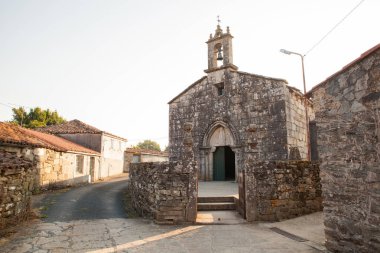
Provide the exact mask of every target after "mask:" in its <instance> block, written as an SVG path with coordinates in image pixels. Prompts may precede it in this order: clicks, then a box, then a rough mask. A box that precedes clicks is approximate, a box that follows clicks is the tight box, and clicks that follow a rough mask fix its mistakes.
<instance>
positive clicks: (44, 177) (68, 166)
mask: <svg viewBox="0 0 380 253" xmlns="http://www.w3.org/2000/svg"><path fill="white" fill-rule="evenodd" d="M0 150H6V151H8V152H12V153H16V154H17V155H18V156H23V157H25V158H26V159H28V160H29V161H32V162H34V163H35V165H36V168H37V171H38V172H37V174H36V175H38V180H37V182H36V184H37V185H36V187H42V188H49V187H62V186H68V185H75V184H81V183H88V182H89V181H90V157H91V156H89V155H83V172H82V173H80V172H78V171H77V165H76V159H77V156H78V154H75V153H68V152H58V151H54V150H51V149H45V148H31V147H20V146H4V145H3V146H0ZM79 155H81V154H79ZM93 157H94V159H95V163H94V178H95V180H96V179H98V178H99V175H98V171H99V157H98V156H93Z"/></svg>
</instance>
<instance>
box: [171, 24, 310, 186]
mask: <svg viewBox="0 0 380 253" xmlns="http://www.w3.org/2000/svg"><path fill="white" fill-rule="evenodd" d="M232 39H233V36H232V35H231V33H230V30H229V28H228V27H227V30H226V32H223V30H222V29H221V27H220V26H219V25H218V26H217V29H216V31H215V34H214V35H212V34H210V38H209V40H208V41H207V45H208V68H207V69H206V70H205V73H206V75H205V76H203V77H202V78H200V79H199V80H198V81H196V82H195V83H193V84H192V85H190V86H189V87H188V88H186V89H185V90H184V91H183V92H181V93H180V94H179V95H178V96H176V97H175V98H173V99H172V100H171V101H170V102H169V125H170V128H169V148H170V155H169V159H170V161H173V162H174V161H181V160H182V161H183V160H184V159H194V160H195V161H196V162H197V167H198V179H200V180H205V181H209V180H217V181H219V180H237V175H238V173H239V171H242V170H244V169H245V168H246V167H247V166H251V164H253V163H254V162H258V161H271V160H277V161H278V160H301V159H308V158H309V156H310V148H309V146H310V145H309V144H308V143H309V134H308V132H309V131H308V124H309V121H310V120H312V119H313V110H312V105H311V103H310V101H309V100H307V101H306V102H305V100H304V96H303V95H302V93H301V92H300V91H299V90H297V89H295V88H292V87H290V86H288V84H287V81H286V80H283V79H277V78H270V77H265V76H260V75H256V74H250V73H246V72H241V71H239V70H238V67H237V66H235V65H234V64H233V50H232ZM305 104H307V107H306V108H307V112H306V111H305ZM306 113H307V114H306ZM306 115H308V117H309V119H308V120H306ZM189 148H191V149H192V150H193V153H194V157H192V158H189V157H188V156H186V155H185V151H186V150H188V149H189ZM188 162H190V161H188Z"/></svg>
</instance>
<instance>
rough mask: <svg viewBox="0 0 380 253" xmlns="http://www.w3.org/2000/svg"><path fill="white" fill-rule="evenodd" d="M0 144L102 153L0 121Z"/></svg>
mask: <svg viewBox="0 0 380 253" xmlns="http://www.w3.org/2000/svg"><path fill="white" fill-rule="evenodd" d="M0 144H16V145H22V146H32V147H39V148H48V149H52V150H55V151H61V152H74V153H86V154H94V155H100V153H98V152H96V151H94V150H91V149H88V148H85V147H83V146H81V145H78V144H76V143H73V142H71V141H68V140H66V139H63V138H61V137H58V136H55V135H51V134H47V133H42V132H38V131H34V130H31V129H26V128H23V127H20V126H18V125H14V124H11V123H4V122H0Z"/></svg>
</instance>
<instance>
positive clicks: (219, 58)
mask: <svg viewBox="0 0 380 253" xmlns="http://www.w3.org/2000/svg"><path fill="white" fill-rule="evenodd" d="M216 59H217V60H218V61H222V60H223V55H222V49H221V48H219V49H218V57H217V58H216Z"/></svg>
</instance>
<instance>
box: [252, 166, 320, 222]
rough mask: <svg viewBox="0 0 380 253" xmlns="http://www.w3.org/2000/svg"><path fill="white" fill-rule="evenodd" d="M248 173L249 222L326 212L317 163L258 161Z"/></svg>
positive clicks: (277, 219)
mask: <svg viewBox="0 0 380 253" xmlns="http://www.w3.org/2000/svg"><path fill="white" fill-rule="evenodd" d="M245 173H246V175H245V180H246V183H245V196H246V216H247V220H248V221H254V220H261V221H279V220H283V219H289V218H294V217H297V216H301V215H304V214H308V213H312V212H317V211H321V210H322V197H321V194H322V192H321V184H320V178H319V167H318V164H317V163H311V162H308V161H266V162H257V163H254V164H252V165H251V166H250V167H248V168H246V171H245Z"/></svg>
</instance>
